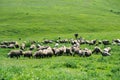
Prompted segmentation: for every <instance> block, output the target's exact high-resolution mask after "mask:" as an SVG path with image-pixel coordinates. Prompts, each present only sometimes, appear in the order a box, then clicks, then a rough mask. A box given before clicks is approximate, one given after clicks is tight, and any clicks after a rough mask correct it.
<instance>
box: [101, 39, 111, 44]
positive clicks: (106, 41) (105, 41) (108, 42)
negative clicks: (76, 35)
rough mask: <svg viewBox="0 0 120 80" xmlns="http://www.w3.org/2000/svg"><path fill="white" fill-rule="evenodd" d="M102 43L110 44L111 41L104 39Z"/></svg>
mask: <svg viewBox="0 0 120 80" xmlns="http://www.w3.org/2000/svg"><path fill="white" fill-rule="evenodd" d="M102 43H103V44H104V45H110V41H108V40H103V41H102Z"/></svg>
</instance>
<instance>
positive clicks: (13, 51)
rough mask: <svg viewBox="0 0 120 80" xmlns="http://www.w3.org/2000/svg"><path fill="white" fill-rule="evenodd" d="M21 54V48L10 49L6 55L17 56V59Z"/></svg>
mask: <svg viewBox="0 0 120 80" xmlns="http://www.w3.org/2000/svg"><path fill="white" fill-rule="evenodd" d="M21 55H23V52H22V51H21V50H12V51H10V52H9V53H8V57H10V58H13V57H17V59H18V58H19V57H20V56H21Z"/></svg>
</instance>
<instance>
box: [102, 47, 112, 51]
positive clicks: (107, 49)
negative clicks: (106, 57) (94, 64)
mask: <svg viewBox="0 0 120 80" xmlns="http://www.w3.org/2000/svg"><path fill="white" fill-rule="evenodd" d="M103 51H106V52H111V48H110V47H107V48H104V50H103Z"/></svg>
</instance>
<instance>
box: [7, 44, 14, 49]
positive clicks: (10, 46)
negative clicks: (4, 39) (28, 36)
mask: <svg viewBox="0 0 120 80" xmlns="http://www.w3.org/2000/svg"><path fill="white" fill-rule="evenodd" d="M7 48H10V49H14V48H15V44H10V45H9V46H8V47H7Z"/></svg>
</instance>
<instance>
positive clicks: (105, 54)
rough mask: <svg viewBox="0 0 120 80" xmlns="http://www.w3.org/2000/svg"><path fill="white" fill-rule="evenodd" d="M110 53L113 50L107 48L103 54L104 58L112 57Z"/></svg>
mask: <svg viewBox="0 0 120 80" xmlns="http://www.w3.org/2000/svg"><path fill="white" fill-rule="evenodd" d="M110 52H111V48H110V47H107V48H104V50H103V51H102V53H101V54H102V56H110V55H111V54H110Z"/></svg>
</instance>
